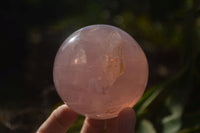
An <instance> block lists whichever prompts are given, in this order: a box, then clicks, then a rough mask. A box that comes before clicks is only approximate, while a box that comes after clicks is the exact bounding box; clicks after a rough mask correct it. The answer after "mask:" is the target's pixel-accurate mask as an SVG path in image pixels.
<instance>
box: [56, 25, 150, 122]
mask: <svg viewBox="0 0 200 133" xmlns="http://www.w3.org/2000/svg"><path fill="white" fill-rule="evenodd" d="M53 75H54V83H55V87H56V89H57V92H58V94H59V95H60V97H61V98H62V100H63V101H64V102H65V103H66V104H67V105H68V106H69V107H70V108H71V109H73V110H74V111H75V112H77V113H79V114H82V115H85V116H87V117H89V118H93V119H108V118H113V117H116V116H117V115H118V114H119V112H120V111H121V110H122V109H124V108H125V107H133V106H134V105H135V104H136V102H137V101H138V100H139V99H140V97H141V96H142V95H143V93H144V90H145V87H146V84H147V80H148V63H147V59H146V57H145V54H144V52H143V51H142V49H141V47H140V46H139V45H138V43H137V42H136V41H135V40H134V39H133V38H132V37H131V36H130V35H129V34H127V33H126V32H124V31H122V30H121V29H119V28H116V27H114V26H109V25H91V26H87V27H84V28H82V29H80V30H78V31H76V32H74V33H73V34H72V35H70V36H69V37H68V38H67V39H66V40H65V41H64V42H63V44H62V45H61V47H60V49H59V50H58V53H57V55H56V58H55V62H54V70H53Z"/></svg>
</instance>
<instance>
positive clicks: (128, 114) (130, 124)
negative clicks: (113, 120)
mask: <svg viewBox="0 0 200 133" xmlns="http://www.w3.org/2000/svg"><path fill="white" fill-rule="evenodd" d="M118 118H119V132H120V133H123V132H126V133H133V132H134V129H135V123H136V115H135V111H134V110H133V109H132V108H125V109H123V110H122V111H121V112H120V113H119V116H118Z"/></svg>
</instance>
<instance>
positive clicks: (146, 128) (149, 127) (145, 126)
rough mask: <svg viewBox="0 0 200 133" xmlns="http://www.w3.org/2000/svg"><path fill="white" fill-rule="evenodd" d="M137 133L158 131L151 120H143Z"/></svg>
mask: <svg viewBox="0 0 200 133" xmlns="http://www.w3.org/2000/svg"><path fill="white" fill-rule="evenodd" d="M136 133H156V129H155V128H154V126H153V124H152V123H151V122H150V121H149V120H147V119H143V120H142V121H141V122H140V125H139V129H138V130H137V131H136Z"/></svg>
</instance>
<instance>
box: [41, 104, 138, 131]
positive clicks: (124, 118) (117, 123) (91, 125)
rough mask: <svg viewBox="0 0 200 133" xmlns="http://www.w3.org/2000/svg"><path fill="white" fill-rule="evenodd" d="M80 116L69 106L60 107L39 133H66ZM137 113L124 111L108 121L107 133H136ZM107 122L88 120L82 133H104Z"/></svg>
mask: <svg viewBox="0 0 200 133" xmlns="http://www.w3.org/2000/svg"><path fill="white" fill-rule="evenodd" d="M77 117H78V115H77V114H76V113H75V112H74V111H72V110H71V109H70V108H69V107H67V105H62V106H60V107H58V108H57V109H56V110H54V111H53V113H52V114H51V115H50V116H49V118H48V119H47V120H46V121H45V122H44V123H43V124H42V125H41V126H40V128H39V129H38V131H37V133H66V131H67V130H68V129H69V127H70V126H71V125H72V124H73V123H74V122H75V120H76V119H77ZM135 122H136V117H135V112H134V111H133V109H131V108H126V109H124V110H122V111H121V112H120V113H119V115H118V117H116V118H113V119H108V120H107V128H106V132H105V133H134V130H135ZM104 125H105V120H95V119H90V118H86V119H85V121H84V124H83V127H82V129H81V133H103V132H104Z"/></svg>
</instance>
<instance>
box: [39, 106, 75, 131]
mask: <svg viewBox="0 0 200 133" xmlns="http://www.w3.org/2000/svg"><path fill="white" fill-rule="evenodd" d="M77 116H78V115H77V114H76V113H75V112H74V111H72V110H71V109H69V108H68V107H67V106H66V105H62V106H60V107H58V108H57V109H56V110H54V111H53V113H51V115H50V116H49V118H48V119H47V120H46V121H45V122H44V123H43V124H42V125H41V126H40V128H39V129H38V131H37V133H65V132H66V131H67V130H68V129H69V127H70V126H71V125H72V124H73V123H74V121H75V120H76V119H77Z"/></svg>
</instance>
